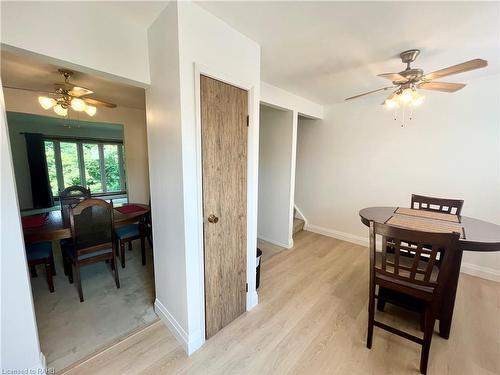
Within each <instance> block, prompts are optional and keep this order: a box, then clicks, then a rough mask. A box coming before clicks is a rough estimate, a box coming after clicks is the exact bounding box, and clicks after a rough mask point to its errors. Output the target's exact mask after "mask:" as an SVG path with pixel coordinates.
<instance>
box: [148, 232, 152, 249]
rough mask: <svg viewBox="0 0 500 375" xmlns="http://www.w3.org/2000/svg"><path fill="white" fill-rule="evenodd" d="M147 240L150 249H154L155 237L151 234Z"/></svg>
mask: <svg viewBox="0 0 500 375" xmlns="http://www.w3.org/2000/svg"><path fill="white" fill-rule="evenodd" d="M147 238H148V242H149V247H150V248H153V236H152V235H151V233H150V234H148V236H147Z"/></svg>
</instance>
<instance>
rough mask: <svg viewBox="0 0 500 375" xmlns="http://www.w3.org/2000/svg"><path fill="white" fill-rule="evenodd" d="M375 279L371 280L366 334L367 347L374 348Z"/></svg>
mask: <svg viewBox="0 0 500 375" xmlns="http://www.w3.org/2000/svg"><path fill="white" fill-rule="evenodd" d="M373 284H374V283H373V280H370V296H369V298H370V299H369V301H368V332H367V334H366V347H367V348H368V349H371V348H372V341H373V325H374V321H375V285H373Z"/></svg>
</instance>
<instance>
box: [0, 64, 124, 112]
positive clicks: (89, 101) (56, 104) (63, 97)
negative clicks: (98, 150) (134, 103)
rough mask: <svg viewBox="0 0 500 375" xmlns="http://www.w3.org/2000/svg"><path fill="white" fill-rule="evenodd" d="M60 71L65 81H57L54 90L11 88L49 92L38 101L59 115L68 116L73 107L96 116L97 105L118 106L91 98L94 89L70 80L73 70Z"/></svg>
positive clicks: (44, 107)
mask: <svg viewBox="0 0 500 375" xmlns="http://www.w3.org/2000/svg"><path fill="white" fill-rule="evenodd" d="M59 73H61V75H62V76H63V77H64V82H62V83H55V84H54V91H44V90H36V89H27V88H21V87H10V86H5V87H7V88H11V89H17V90H26V91H34V92H44V93H48V96H39V97H38V102H39V103H40V105H41V106H42V108H43V109H46V110H48V109H51V108H52V109H53V110H54V112H55V113H56V114H58V115H59V116H64V117H65V116H67V115H68V110H69V109H70V108H71V109H72V110H73V111H76V112H85V113H86V114H87V115H89V116H94V115H95V114H96V112H97V108H96V107H108V108H116V104H114V103H109V102H106V101H104V100H100V99H96V98H91V97H89V96H88V95H91V94H93V93H94V92H93V91H92V90H89V89H87V88H85V87H81V86H78V85H75V84H73V83H72V82H70V78H71V76H72V75H73V72H72V71H70V70H66V69H59Z"/></svg>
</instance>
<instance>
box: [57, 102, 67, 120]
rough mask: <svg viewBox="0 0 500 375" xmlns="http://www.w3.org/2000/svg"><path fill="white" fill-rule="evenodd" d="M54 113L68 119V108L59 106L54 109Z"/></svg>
mask: <svg viewBox="0 0 500 375" xmlns="http://www.w3.org/2000/svg"><path fill="white" fill-rule="evenodd" d="M54 112H55V113H57V114H58V115H59V116H63V117H66V116H67V115H68V108H65V107H63V106H62V105H61V104H58V105H56V106H55V107H54Z"/></svg>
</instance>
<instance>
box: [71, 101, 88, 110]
mask: <svg viewBox="0 0 500 375" xmlns="http://www.w3.org/2000/svg"><path fill="white" fill-rule="evenodd" d="M86 106H87V105H86V104H85V102H84V101H83V100H82V99H79V98H73V99H71V108H72V109H73V110H75V111H77V112H82V111H84V110H85V107H86Z"/></svg>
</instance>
